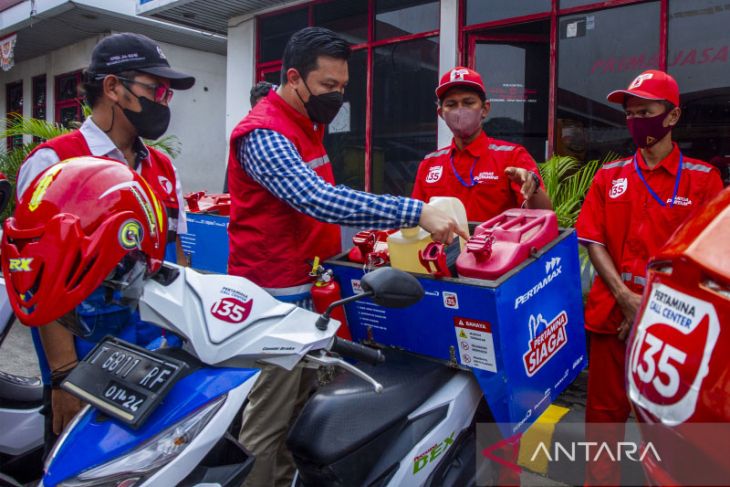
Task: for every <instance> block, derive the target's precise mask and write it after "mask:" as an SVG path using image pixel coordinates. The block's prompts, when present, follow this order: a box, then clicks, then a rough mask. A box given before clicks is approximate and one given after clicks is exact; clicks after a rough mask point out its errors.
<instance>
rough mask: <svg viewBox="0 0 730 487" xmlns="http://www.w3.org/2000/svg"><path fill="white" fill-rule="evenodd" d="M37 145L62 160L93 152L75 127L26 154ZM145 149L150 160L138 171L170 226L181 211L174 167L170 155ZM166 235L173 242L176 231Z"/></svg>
mask: <svg viewBox="0 0 730 487" xmlns="http://www.w3.org/2000/svg"><path fill="white" fill-rule="evenodd" d="M40 149H53V152H55V153H56V155H58V158H59V159H61V160H62V161H65V160H66V159H70V158H72V157H82V156H91V155H93V154H92V153H91V150H90V149H89V146H88V144H87V143H86V139H85V138H84V135H83V134H82V133H81V132H80V131H79V130H74V131H73V132H71V133H69V134H64V135H61V136H60V137H56V138H53V139H51V140H48V141H46V142H44V143H42V144H40V145H38V146H37V147H36V148H35V149H33V151H32V152H31V153H30V154H28V157H30V156H32V155H33V154H34V153H35V152H36V151H38V150H40ZM147 150H148V151H149V154H150V155H149V160H148V161H144V162H142V169H141V171H140V174H141V176H142V177H143V178H144V180H145V181H147V183H148V184H149V185H150V187H151V188H152V191H154V193H155V196H157V198H158V199H159V200H160V202H161V203H162V204H163V205H164V206H165V209H166V210H167V216H168V227H167V228H169V229H171V230H172V229H175V228H177V218H178V214H179V212H180V202H179V201H178V200H177V193H176V191H175V187H176V184H177V179H176V177H175V169H174V168H173V167H172V162H170V159H169V158H168V157H167V156H166V155H164V154H163V153H162V152H160V151H158V150H156V149H153V148H152V147H147ZM26 159H27V158H26ZM167 238H168V242H174V238H175V232H174V231H171V232H170V234H168V236H167Z"/></svg>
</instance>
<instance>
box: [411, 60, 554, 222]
mask: <svg viewBox="0 0 730 487" xmlns="http://www.w3.org/2000/svg"><path fill="white" fill-rule="evenodd" d="M436 97H437V98H438V109H437V113H438V115H439V116H440V117H441V118H443V119H444V121H445V122H446V125H448V127H449V129H450V130H451V132H452V134H453V135H454V137H453V139H452V141H451V145H450V146H448V147H445V148H443V149H439V150H438V151H436V152H432V153H431V154H428V155H427V156H426V157H425V159H424V160H423V161H422V162H421V164H420V166H419V167H418V173H417V174H416V182H415V185H414V187H413V194H412V196H413V198H416V199H419V200H422V201H426V202H428V201H429V200H430V199H431V197H433V196H455V197H457V198H459V200H461V202H462V203H463V204H464V207H465V208H466V214H467V218H468V219H469V220H473V221H485V220H488V219H490V218H492V217H494V216H496V215H499V214H500V213H502V212H503V211H504V210H507V209H509V208H515V207H518V206H520V205H523V204H524V205H525V206H527V207H528V208H545V209H551V208H552V205H551V203H550V198H549V197H548V195H547V194H546V193H545V191H544V189H543V188H542V181H541V179H540V175H539V173H538V169H537V165H536V164H535V161H534V160H533V159H532V157H531V156H530V154H529V153H528V152H527V150H526V149H525V148H524V147H522V146H521V145H518V144H513V143H511V142H506V141H503V140H497V139H493V138H491V137H488V136H487V135H486V134H485V133H484V131H483V130H482V123H483V122H484V120H485V119H486V118H487V115H488V114H489V109H490V103H489V101H488V100H487V95H486V91H485V89H484V82H483V81H482V77H481V76H480V75H479V73H477V72H476V71H474V70H472V69H469V68H464V67H456V68H454V69H452V70H450V71H448V72H447V73H446V74H444V75H443V77H442V78H441V83H440V84H439V86H438V88H436Z"/></svg>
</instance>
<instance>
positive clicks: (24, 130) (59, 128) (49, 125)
mask: <svg viewBox="0 0 730 487" xmlns="http://www.w3.org/2000/svg"><path fill="white" fill-rule="evenodd" d="M82 110H83V113H84V117H89V116H91V108H90V107H89V106H88V105H86V104H82ZM2 126H5V131H3V132H0V139H2V138H8V137H17V136H29V137H31V142H28V143H24V144H23V145H22V146H20V147H16V148H14V149H12V150H10V151H8V150H7V144H4V145H3V147H2V148H0V172H2V173H3V174H5V175H6V176H7V178H8V180H9V181H10V184H11V185H12V187H13V194H12V195H11V198H10V202H9V203H8V206H7V208H5V210H4V211H3V212H2V213H1V214H0V221H3V220H5V218H7V217H8V216H9V215H11V214H12V213H13V210H14V209H15V185H16V178H17V175H18V169H20V165H21V164H22V163H23V161H24V160H25V158H26V157H28V154H30V152H31V151H32V150H33V149H34V148H35V147H36V146H37V145H38V144H39V143H40V142H39V141H41V142H42V141H45V140H49V139H52V138H54V137H58V136H59V135H63V134H65V133H68V132H71V130H72V129H70V128H67V127H64V126H63V125H60V124H58V123H55V122H47V121H46V120H39V119H37V118H31V117H22V116H19V115H13V116H11V117H8V118H6V119H0V127H2ZM145 144H147V145H148V146H149V147H154V148H155V149H157V150H160V151H162V152H164V153H165V154H167V155H168V156H170V157H171V158H173V159H174V158H176V157H177V156H178V155H180V150H181V143H180V140H179V139H178V138H177V136H175V135H166V136H164V137H162V138H161V139H159V140H156V141H148V140H145Z"/></svg>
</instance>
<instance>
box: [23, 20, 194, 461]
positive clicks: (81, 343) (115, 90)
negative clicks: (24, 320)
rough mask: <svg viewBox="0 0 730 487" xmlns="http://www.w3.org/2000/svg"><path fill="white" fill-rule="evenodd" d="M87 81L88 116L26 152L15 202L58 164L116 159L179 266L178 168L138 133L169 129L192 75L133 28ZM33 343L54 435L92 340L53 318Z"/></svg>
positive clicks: (100, 51) (99, 49)
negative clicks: (147, 203)
mask: <svg viewBox="0 0 730 487" xmlns="http://www.w3.org/2000/svg"><path fill="white" fill-rule="evenodd" d="M84 78H85V79H84V86H83V87H84V91H85V94H86V100H87V102H88V103H89V105H91V108H92V114H91V116H90V117H89V118H87V119H86V120H85V121H84V123H83V124H82V125H81V128H80V129H79V130H75V131H73V132H71V133H69V134H65V135H62V136H60V137H56V138H54V139H51V140H48V141H46V142H44V143H42V144H40V145H39V146H38V147H36V149H35V150H34V151H33V152H32V153H31V154H30V155H29V156H28V158H27V159H26V160H25V161H24V162H23V164H22V165H21V167H20V169H19V171H18V184H17V196H18V199H20V197H21V196H22V194H23V193H24V192H25V190H26V189H27V188H28V187H29V186H30V184H31V182H32V181H33V180H34V179H35V177H36V176H38V175H39V174H40V173H41V172H43V171H44V170H46V169H47V168H48V167H50V166H51V165H53V164H56V163H58V162H59V161H63V160H66V159H69V158H72V157H79V156H100V157H106V158H109V159H114V160H117V161H120V163H124V164H127V165H128V166H129V167H131V168H133V169H134V170H136V171H137V172H138V173H140V174H141V175H142V177H143V178H144V179H145V181H147V183H148V184H149V185H150V187H151V188H152V191H154V193H155V195H156V196H157V197H158V199H159V200H160V202H161V203H162V204H163V205H164V206H165V210H166V211H167V217H168V229H169V230H170V232H168V233H169V235H168V236H167V241H168V242H169V243H170V245H172V246H173V247H175V246H176V248H177V255H178V262H179V263H183V261H184V256H183V254H182V248H181V247H180V245H179V239H178V238H177V234H181V233H185V232H186V222H185V212H184V209H183V208H182V207H181V204H182V203H181V202H182V188H181V186H180V180H179V178H178V175H177V170H176V169H175V167H174V166H173V165H172V162H170V159H169V158H168V157H167V156H165V155H164V154H163V153H161V152H159V151H157V150H155V149H153V148H151V147H147V146H146V145H145V144H144V142H143V141H142V139H141V137H144V138H147V139H157V138H159V137H160V136H161V135H162V134H163V133H164V132H165V131H166V130H167V127H168V124H169V123H170V108H169V107H168V102H169V101H170V99H171V97H172V90H173V89H178V90H186V89H189V88H191V87H192V86H193V84H194V83H195V78H193V77H192V76H189V75H187V74H183V73H180V72H178V71H175V70H173V69H171V68H170V64H169V63H168V61H167V58H166V57H165V55H164V53H163V51H162V49H161V48H160V47H159V46H158V45H157V44H156V43H155V42H154V41H153V40H152V39H150V38H148V37H145V36H143V35H140V34H133V33H120V34H114V35H111V36H108V37H105V38H104V39H102V40H101V41H99V43H98V44H97V45H96V47H95V48H94V51H93V52H92V54H91V63H90V64H89V67H88V68H87V70H86V71H85V72H84ZM160 210H161V211H164V210H162V209H160ZM36 330H38V331H36ZM126 330H127V331H126V334H124V335H123V337H124V339H126V340H128V341H132V342H138V343H141V344H146V343H147V341H149V340H148V338H149V339H151V338H153V336H152V335H154V334H156V335H159V330H158V329H157V328H154V327H151V326H150V325H146V326H142V325H140V326H137V327H129V328H128V329H126ZM36 333H38V334H39V335H40V339H39V338H38V335H36ZM34 342H35V345H36V351H37V352H38V355H39V361H40V362H41V371H42V375H43V379H44V384H46V385H47V386H48V385H49V384H50V385H51V387H52V392H51V394H50V395H51V399H50V400H51V404H52V414H51V416H52V429H53V432H54V433H56V434H59V433H60V432H61V431H62V430H63V428H64V427H65V426H66V425H67V424H68V423H69V422H70V421H71V419H72V418H73V416H74V415H75V414H76V413H77V412H78V410H79V409H80V407H81V403H80V402H79V401H78V399H76V398H75V397H73V396H71V395H70V394H68V393H66V392H64V391H62V390H61V389H59V388H58V385H59V383H60V380H61V379H62V378H63V377H64V376H65V375H67V373H68V372H69V371H70V370H71V369H72V368H73V367H75V365H76V363H77V360H78V358H81V357H83V356H84V355H86V353H87V352H89V351H90V349H91V347H92V346H93V345H94V344H93V343H91V342H88V341H85V340H80V339H74V337H73V336H72V335H71V333H70V332H69V331H68V330H66V329H65V328H64V327H62V326H60V325H59V324H58V323H52V324H50V325H48V326H45V327H42V328H37V329H35V328H34ZM41 342H42V349H41ZM49 371H50V374H49ZM48 426H50V425H48ZM47 436H48V440H47V442H46V443H47V446H50V445H51V444H52V442H53V441H55V440H54V438H53V435H52V434H51V432H50V431H48V432H47Z"/></svg>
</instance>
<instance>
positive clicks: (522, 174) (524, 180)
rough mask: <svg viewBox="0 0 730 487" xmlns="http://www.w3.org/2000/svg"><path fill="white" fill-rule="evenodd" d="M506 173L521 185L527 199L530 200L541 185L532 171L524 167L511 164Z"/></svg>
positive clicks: (523, 194) (521, 190)
mask: <svg viewBox="0 0 730 487" xmlns="http://www.w3.org/2000/svg"><path fill="white" fill-rule="evenodd" d="M504 174H505V175H506V176H507V177H508V178H509V179H510V181H513V182H515V183H517V184H519V185H520V186H521V188H520V193H522V197H523V198H525V200H529V199H530V198H532V196H533V195H534V194H535V192H536V191H537V190H538V188H539V187H540V183H538V181H537V179H536V178H535V177H534V176H533V175H532V174H533V173H532V172H531V171H528V170H527V169H525V168H523V167H513V166H510V167H508V168H506V169H505V170H504Z"/></svg>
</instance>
